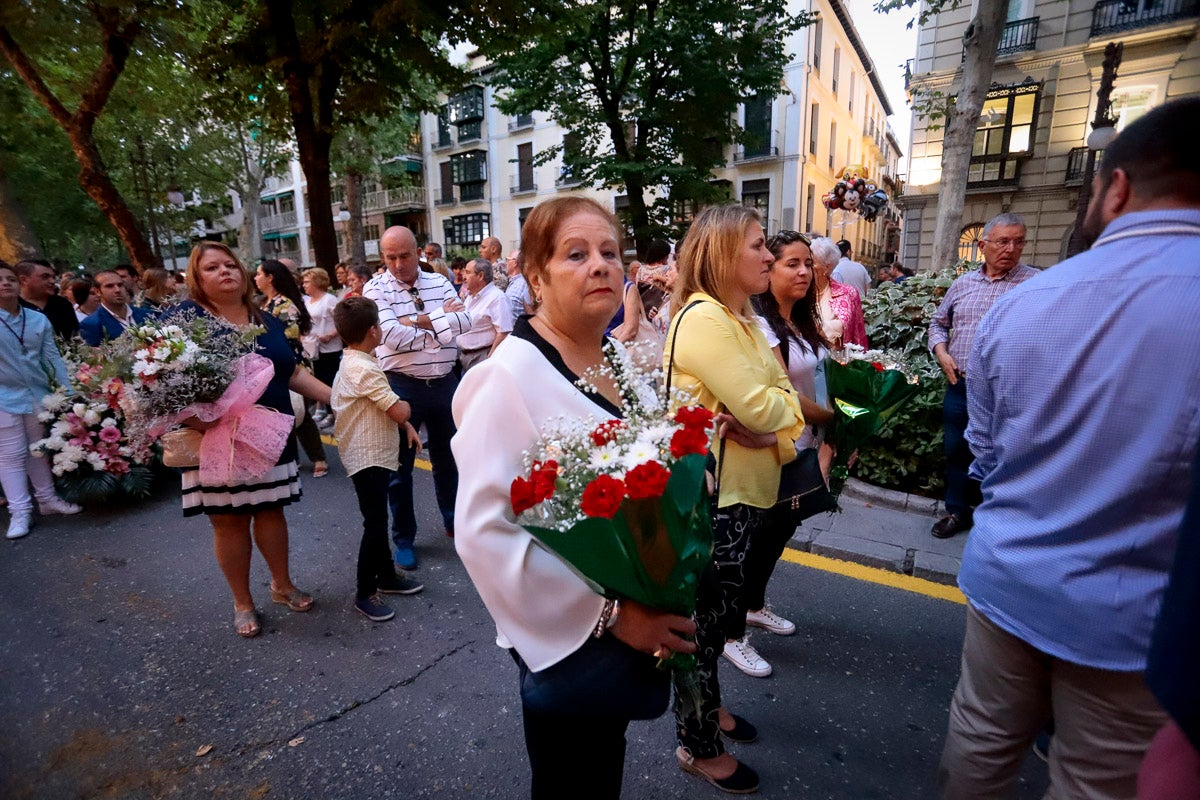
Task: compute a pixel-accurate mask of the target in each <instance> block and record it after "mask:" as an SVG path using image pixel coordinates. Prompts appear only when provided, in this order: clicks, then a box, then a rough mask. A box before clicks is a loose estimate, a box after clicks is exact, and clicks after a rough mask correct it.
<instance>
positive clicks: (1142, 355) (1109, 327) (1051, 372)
mask: <svg viewBox="0 0 1200 800" xmlns="http://www.w3.org/2000/svg"><path fill="white" fill-rule="evenodd" d="M1164 229H1175V231H1176V232H1174V233H1170V234H1163V233H1161V231H1162V230H1164ZM1181 229H1182V230H1181ZM1156 230H1157V231H1160V233H1158V234H1155V233H1154V231H1156ZM1187 231H1190V233H1189V232H1187ZM1129 234H1132V235H1129ZM1114 236H1115V237H1118V238H1116V239H1115V240H1113V241H1109V242H1105V241H1104V240H1105V239H1107V238H1109V237H1114ZM1198 252H1200V211H1194V210H1178V211H1144V212H1136V213H1130V214H1125V215H1123V216H1121V217H1119V218H1117V219H1116V220H1114V221H1113V222H1112V223H1111V224H1110V225H1109V226H1108V227H1107V228H1106V229H1105V231H1104V234H1103V235H1102V236H1101V239H1100V240H1098V241H1097V243H1096V245H1095V246H1094V247H1093V248H1092V249H1091V250H1089V251H1088V252H1086V253H1083V254H1081V255H1079V256H1076V257H1075V258H1072V259H1069V260H1068V261H1065V262H1063V263H1062V264H1060V265H1058V266H1057V267H1054V268H1053V269H1050V270H1047V271H1046V272H1044V273H1042V274H1040V275H1038V276H1036V277H1034V278H1032V279H1030V280H1028V281H1026V282H1025V283H1023V284H1022V285H1020V286H1018V287H1016V288H1014V289H1013V290H1012V291H1010V292H1008V293H1007V294H1005V295H1004V296H1003V297H1001V298H1000V299H999V300H997V301H996V303H995V305H994V306H993V307H992V310H991V311H990V312H989V313H988V314H987V315H986V316H985V317H984V319H983V321H982V322H981V323H980V325H979V328H978V330H977V332H976V335H975V344H974V347H973V349H972V350H971V356H970V364H971V367H970V375H971V381H970V382H969V383H968V403H969V412H970V424H969V425H968V428H967V440H968V441H969V442H970V444H971V450H972V451H973V452H974V454H975V458H976V461H975V463H974V464H973V465H972V467H971V473H972V475H973V476H975V477H977V478H979V479H981V480H982V482H983V485H982V488H983V504H982V505H980V506H979V508H977V509H976V510H975V515H974V521H975V525H974V528H973V529H972V531H971V533H970V536H969V537H968V538H967V544H966V550H965V552H964V553H963V562H962V569H961V571H960V573H959V579H958V582H959V586H960V587H961V588H962V590H963V593H964V594H966V596H967V599H968V600H970V601H971V604H972V605H973V606H975V608H977V609H978V610H979V611H980V612H981V613H983V614H984V615H985V616H986V617H987V618H988V619H990V620H991V621H992V622H994V623H996V624H997V625H999V626H1000V627H1001V628H1003V629H1005V630H1007V631H1008V632H1010V633H1012V634H1013V635H1014V636H1017V637H1019V638H1020V639H1022V640H1024V641H1026V642H1028V643H1029V644H1031V645H1032V646H1033V647H1035V648H1037V649H1038V650H1041V651H1042V652H1045V653H1049V654H1050V655H1052V656H1055V657H1057V658H1062V659H1064V660H1067V661H1070V662H1073V663H1077V664H1082V665H1085V666H1089V667H1096V668H1100V669H1109V670H1119V671H1139V670H1143V669H1145V666H1146V654H1147V651H1148V648H1149V642H1150V631H1151V629H1152V627H1153V624H1154V618H1155V614H1156V613H1157V611H1158V606H1159V603H1160V602H1161V598H1162V592H1163V587H1164V586H1165V585H1166V581H1167V574H1168V571H1169V570H1170V567H1171V560H1172V558H1173V556H1174V553H1175V548H1176V543H1177V541H1178V531H1179V524H1180V521H1181V519H1182V517H1183V510H1184V505H1185V503H1186V502H1187V495H1188V489H1189V487H1190V482H1189V476H1190V470H1191V464H1192V459H1193V457H1194V456H1195V454H1196V450H1197V441H1198V440H1200V263H1198V260H1197V253H1198Z"/></svg>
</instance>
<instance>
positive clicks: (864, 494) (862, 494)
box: [842, 478, 946, 518]
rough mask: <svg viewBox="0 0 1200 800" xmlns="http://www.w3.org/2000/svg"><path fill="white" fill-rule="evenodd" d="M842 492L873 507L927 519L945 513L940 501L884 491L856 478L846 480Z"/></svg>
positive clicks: (889, 490) (893, 490)
mask: <svg viewBox="0 0 1200 800" xmlns="http://www.w3.org/2000/svg"><path fill="white" fill-rule="evenodd" d="M842 491H843V493H844V494H847V495H849V496H850V497H853V498H855V499H857V500H862V501H863V502H865V503H870V504H871V505H874V506H882V507H884V508H894V509H896V510H897V511H906V512H908V513H910V514H922V515H924V516H927V517H935V518H936V517H940V516H942V515H943V514H944V513H945V508H946V507H945V506H944V505H942V501H941V500H935V499H933V498H931V497H924V496H922V495H919V494H908V493H906V492H898V491H896V490H895V489H884V488H883V487H881V486H872V485H871V484H869V483H864V482H863V481H860V480H858V479H857V478H850V479H848V480H847V481H846V486H845V488H844V489H843V490H842Z"/></svg>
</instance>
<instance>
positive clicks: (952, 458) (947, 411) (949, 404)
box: [942, 377, 980, 522]
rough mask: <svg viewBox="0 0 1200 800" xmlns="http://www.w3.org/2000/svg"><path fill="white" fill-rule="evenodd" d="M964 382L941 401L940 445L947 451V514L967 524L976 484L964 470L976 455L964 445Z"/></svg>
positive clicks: (975, 502)
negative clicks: (941, 443) (953, 515)
mask: <svg viewBox="0 0 1200 800" xmlns="http://www.w3.org/2000/svg"><path fill="white" fill-rule="evenodd" d="M966 434H967V379H966V378H962V377H960V378H959V379H958V383H956V384H954V385H953V386H950V385H949V384H947V386H946V396H945V397H944V398H943V399H942V442H943V445H944V447H945V451H946V511H947V512H948V513H950V514H955V515H956V516H958V518H959V519H962V520H964V521H967V522H969V521H970V520H971V512H972V510H973V509H974V508H975V506H977V505H979V500H980V493H979V481H977V480H975V479H974V478H972V477H970V475H968V474H967V471H968V470H969V469H970V468H971V462H972V461H974V460H975V456H974V455H973V454H972V453H971V448H970V446H969V445H968V444H967V436H966Z"/></svg>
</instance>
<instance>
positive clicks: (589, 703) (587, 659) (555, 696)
mask: <svg viewBox="0 0 1200 800" xmlns="http://www.w3.org/2000/svg"><path fill="white" fill-rule="evenodd" d="M512 653H513V656H514V658H516V659H517V665H518V666H519V667H520V669H521V703H522V704H523V705H524V706H525V707H526V708H528V709H530V710H531V711H538V712H541V713H543V714H562V715H569V716H584V717H600V716H603V717H621V718H624V719H657V718H658V717H661V716H662V715H663V712H665V711H666V710H667V704H668V703H669V702H670V699H671V672H670V671H669V670H665V669H659V668H658V659H656V658H655V657H654V656H651V655H646V654H645V653H640V652H638V651H637V650H634V649H633V648H632V647H630V646H629V645H627V644H625V643H624V642H622V641H620V640H618V639H617V638H616V637H615V636H611V635H606V636H601V637H600V638H598V639H597V638H596V637H594V636H589V637H588V640H587V641H586V642H584V643H583V645H581V646H580V648H579V649H578V650H576V651H575V652H574V653H572V654H571V655H569V656H567V657H566V658H564V659H563V660H562V661H560V662H558V663H557V664H555V665H553V666H550V667H547V668H546V669H544V670H542V671H541V672H533V671H532V670H530V669H529V667H528V666H526V664H525V662H524V661H522V660H521V659H520V657H519V656H517V655H516V651H515V650H513V651H512Z"/></svg>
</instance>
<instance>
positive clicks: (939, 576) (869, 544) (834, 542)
mask: <svg viewBox="0 0 1200 800" xmlns="http://www.w3.org/2000/svg"><path fill="white" fill-rule="evenodd" d="M840 502H841V507H842V510H841V512H840V513H835V514H820V515H818V516H816V517H813V518H811V519H809V520H807V521H806V522H805V523H804V524H803V525H802V526H800V527H799V528H797V529H796V534H795V535H794V536H793V537H792V541H791V542H790V546H791V547H794V548H796V549H797V550H803V551H805V552H810V553H813V554H815V555H819V556H827V557H829V558H836V559H840V560H842V561H853V562H856V563H859V564H864V565H866V566H869V567H878V568H880V569H886V570H890V571H892V572H899V573H903V574H905V575H912V576H913V577H916V578H924V579H926V580H930V581H935V582H937V583H944V584H949V585H954V584H955V583H956V581H957V578H958V568H959V564H960V563H961V560H962V551H963V546H964V545H965V544H966V541H967V537H966V534H959V535H958V536H955V537H954V538H952V539H935V538H933V536H932V535H930V533H929V529H930V527H932V526H933V523H934V522H935V521H936V520H937V519H938V517H940V516H941V515H942V513H943V511H942V506H941V503H940V502H938V501H936V500H929V499H928V498H924V497H915V496H913V495H906V494H903V493H901V492H895V491H892V490H889V489H880V488H878V487H875V486H871V485H869V484H866V483H862V482H861V481H857V480H853V479H851V480H850V481H848V482H847V483H846V488H845V490H844V491H843V492H842V496H841V501H840Z"/></svg>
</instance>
